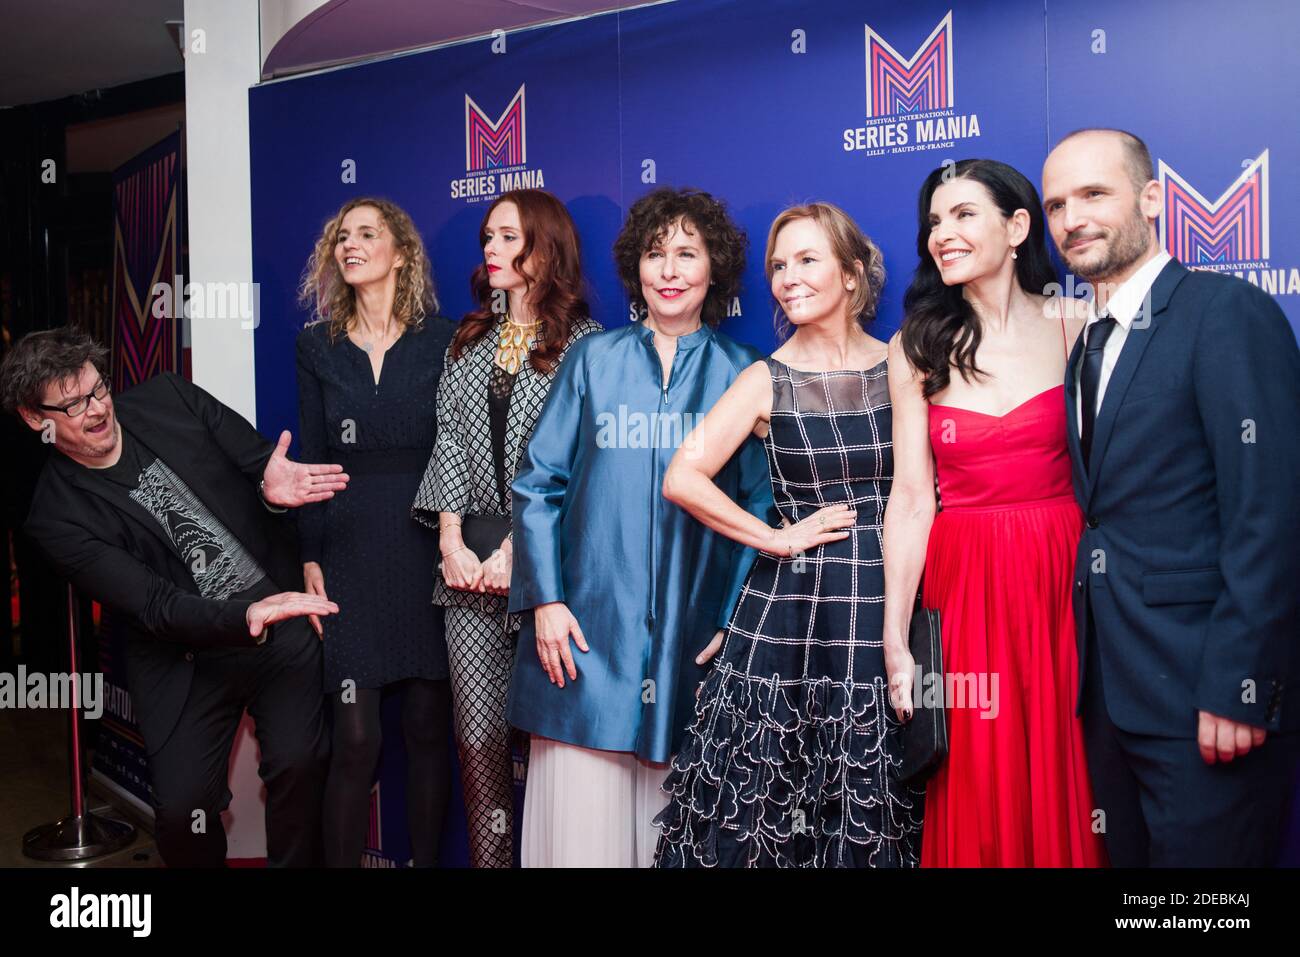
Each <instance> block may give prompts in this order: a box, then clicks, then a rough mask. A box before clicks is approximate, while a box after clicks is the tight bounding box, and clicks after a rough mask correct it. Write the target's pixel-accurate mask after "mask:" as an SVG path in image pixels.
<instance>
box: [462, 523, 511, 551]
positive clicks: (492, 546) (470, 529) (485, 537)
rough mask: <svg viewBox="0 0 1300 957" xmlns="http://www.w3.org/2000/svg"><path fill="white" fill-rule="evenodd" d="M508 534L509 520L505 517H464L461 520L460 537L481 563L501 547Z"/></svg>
mask: <svg viewBox="0 0 1300 957" xmlns="http://www.w3.org/2000/svg"><path fill="white" fill-rule="evenodd" d="M508 534H510V519H509V518H507V517H506V516H505V515H466V516H465V517H464V518H462V519H461V525H460V537H461V538H462V539H464V541H465V547H466V548H468V549H469V550H470V551H471V552H473V553H474V554H475V555H477V556H478V560H479V561H481V562H485V561H487V559H488V556H489V555H491V554H492V553H493V552H495V551H496V550H497V549H498V548H500V547H501V542H502V540H503V539H504V538H505V537H506V536H507V535H508Z"/></svg>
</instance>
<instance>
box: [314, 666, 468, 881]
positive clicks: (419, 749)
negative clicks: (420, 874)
mask: <svg viewBox="0 0 1300 957" xmlns="http://www.w3.org/2000/svg"><path fill="white" fill-rule="evenodd" d="M389 687H390V688H397V687H400V688H401V691H402V734H403V737H405V739H406V809H407V820H408V822H409V827H410V831H411V857H412V859H413V860H414V862H415V866H416V867H433V866H435V865H436V864H437V863H438V841H439V839H440V838H441V837H442V822H443V818H444V817H445V816H446V812H447V802H448V800H449V799H450V797H451V749H450V746H449V742H450V733H449V732H450V727H451V692H450V690H449V687H448V683H447V682H446V681H445V680H443V681H430V680H427V679H424V678H410V679H408V680H406V681H402V682H399V683H398V684H396V685H389ZM383 695H384V689H382V688H359V689H357V690H356V691H354V692H349V697H353V696H355V700H354V701H352V702H351V703H345V702H344V700H343V693H342V692H340V693H339V694H336V695H334V696H333V701H334V753H333V756H332V757H331V758H330V770H329V779H328V781H327V782H326V785H325V864H326V866H327V867H357V866H359V865H360V863H361V855H362V853H363V852H364V850H365V845H366V828H367V826H368V824H369V821H370V784H371V780H372V778H373V777H374V773H375V765H376V764H377V763H378V762H379V749H380V745H381V744H382V743H383V738H382V734H381V730H380V709H379V706H380V702H381V701H382V699H383Z"/></svg>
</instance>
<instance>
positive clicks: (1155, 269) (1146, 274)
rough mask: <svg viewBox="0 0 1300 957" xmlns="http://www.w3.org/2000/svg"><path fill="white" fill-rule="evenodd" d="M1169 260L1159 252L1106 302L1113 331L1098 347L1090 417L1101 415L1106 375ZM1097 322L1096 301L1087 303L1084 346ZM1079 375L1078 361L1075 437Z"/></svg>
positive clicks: (1080, 422) (1079, 417)
mask: <svg viewBox="0 0 1300 957" xmlns="http://www.w3.org/2000/svg"><path fill="white" fill-rule="evenodd" d="M1171 258H1172V257H1171V256H1170V255H1169V253H1167V252H1165V251H1164V250H1163V249H1162V250H1160V252H1158V253H1156V255H1154V256H1152V257H1151V258H1150V259H1148V260H1147V261H1146V262H1145V263H1144V264H1143V265H1142V268H1140V269H1139V270H1138V271H1137V272H1135V273H1134V274H1133V275H1131V276H1129V277H1128V279H1126V280H1125V281H1124V284H1123V285H1121V286H1120V287H1119V288H1118V289H1116V290H1115V292H1114V293H1112V294H1111V297H1110V300H1109V301H1108V302H1107V303H1106V310H1107V312H1109V313H1110V316H1111V318H1112V319H1114V320H1115V328H1114V329H1112V330H1111V331H1110V338H1108V339H1107V340H1106V345H1105V346H1103V347H1102V352H1101V377H1100V378H1099V379H1098V381H1097V407H1096V408H1095V409H1093V412H1094V414H1096V415H1098V416H1100V415H1101V402H1102V399H1104V398H1105V397H1106V384H1107V383H1108V382H1110V374H1111V373H1112V372H1114V371H1115V364H1116V363H1117V362H1119V354H1120V352H1121V351H1122V350H1123V348H1124V342H1125V340H1127V339H1128V331H1129V329H1130V328H1132V326H1133V320H1134V319H1136V318H1137V317H1138V313H1139V312H1141V311H1142V306H1143V303H1144V302H1145V301H1146V298H1147V293H1148V292H1150V291H1151V286H1152V284H1153V283H1154V282H1155V281H1156V276H1158V275H1160V270H1162V269H1164V268H1165V265H1166V264H1167V263H1168V262H1169V260H1170V259H1171ZM1096 321H1097V303H1096V300H1095V299H1093V300H1090V301H1089V302H1088V325H1087V326H1086V327H1085V328H1084V330H1083V335H1084V340H1083V341H1084V343H1085V344H1086V343H1087V341H1088V339H1087V337H1088V334H1089V333H1091V332H1092V327H1093V324H1094V323H1096ZM1145 321H1146V322H1150V321H1151V317H1150V315H1147V316H1146V318H1145ZM1082 375H1083V361H1082V359H1080V361H1079V366H1078V368H1077V369H1075V372H1074V387H1075V389H1076V395H1078V396H1079V397H1080V402H1079V413H1078V415H1077V417H1076V419H1077V421H1076V423H1075V425H1076V426H1077V427H1078V429H1079V435H1083V402H1082V398H1083V392H1082V388H1081V382H1080V380H1081V377H1082Z"/></svg>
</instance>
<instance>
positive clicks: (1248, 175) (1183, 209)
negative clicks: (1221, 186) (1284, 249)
mask: <svg viewBox="0 0 1300 957" xmlns="http://www.w3.org/2000/svg"><path fill="white" fill-rule="evenodd" d="M1159 165H1160V169H1159V177H1160V192H1161V194H1162V196H1163V197H1164V201H1165V211H1164V214H1163V215H1162V216H1161V217H1160V244H1161V245H1162V246H1164V247H1165V249H1167V250H1168V251H1169V254H1170V255H1171V256H1173V257H1174V258H1175V259H1177V260H1178V261H1179V262H1182V263H1184V264H1185V265H1188V266H1198V265H1205V264H1208V263H1235V262H1251V261H1254V260H1261V259H1267V258H1268V150H1264V152H1262V153H1260V154H1259V156H1257V157H1256V158H1255V159H1254V160H1252V161H1250V162H1249V163H1247V164H1245V169H1243V170H1242V171H1241V175H1240V176H1238V177H1237V179H1236V181H1235V182H1233V184H1232V185H1231V186H1229V187H1228V188H1227V189H1226V190H1224V191H1223V194H1222V195H1220V196H1219V198H1218V199H1216V200H1214V201H1213V202H1211V201H1210V200H1208V199H1206V198H1205V197H1204V196H1202V195H1201V194H1200V192H1198V191H1197V190H1196V188H1195V187H1193V186H1192V185H1191V184H1189V183H1188V182H1187V180H1185V179H1183V178H1182V177H1181V176H1179V175H1178V173H1177V172H1176V171H1175V170H1174V169H1173V167H1171V166H1169V165H1167V164H1166V163H1165V161H1164V160H1161V161H1160V164H1159Z"/></svg>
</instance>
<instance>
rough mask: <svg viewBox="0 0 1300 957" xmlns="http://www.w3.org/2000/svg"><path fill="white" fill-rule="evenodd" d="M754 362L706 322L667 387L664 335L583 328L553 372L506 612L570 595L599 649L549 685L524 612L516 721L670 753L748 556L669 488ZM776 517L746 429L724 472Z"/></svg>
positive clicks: (576, 740) (722, 479) (531, 447)
mask: <svg viewBox="0 0 1300 957" xmlns="http://www.w3.org/2000/svg"><path fill="white" fill-rule="evenodd" d="M759 358H760V355H759V353H758V352H757V350H755V349H753V348H751V347H749V346H745V345H741V344H739V343H737V342H735V341H733V340H731V339H729V338H728V337H727V336H724V335H722V334H720V333H717V332H714V331H713V330H712V329H710V328H709V327H707V326H704V327H702V328H701V329H700V330H699V331H698V332H694V333H691V334H689V335H686V336H682V337H681V338H679V339H678V341H677V352H676V354H675V356H674V357H673V363H672V370H671V374H670V376H669V380H668V385H667V387H665V386H664V385H663V381H664V378H663V373H662V369H663V366H662V362H661V361H660V358H659V355H658V353H657V352H656V351H655V347H654V332H653V330H652V329H650V328H649V327H648V326H645V325H642V324H639V323H637V324H633V325H630V326H626V327H623V328H620V329H614V330H610V331H608V332H602V333H597V334H594V335H590V336H587V337H585V338H583V339H582V340H580V341H579V342H577V343H575V344H574V345H573V347H572V348H571V349H570V352H569V355H568V356H567V357H566V358H565V360H564V362H563V363H562V365H561V366H560V369H559V371H558V372H557V374H556V379H555V382H554V384H553V386H552V388H551V392H550V395H549V396H548V397H547V400H546V405H545V406H544V408H543V409H542V413H541V416H540V418H539V419H538V422H537V427H536V430H535V431H534V433H533V437H532V440H531V441H530V442H529V444H528V448H527V450H526V452H525V454H524V457H523V459H522V461H521V462H520V470H519V473H518V476H517V478H516V479H515V482H514V486H513V492H514V503H513V510H514V568H513V572H512V578H511V585H510V610H511V611H512V612H513V611H524V610H527V609H530V608H535V607H536V606H538V605H541V604H545V603H547V602H556V601H562V602H564V603H566V604H567V605H568V607H569V610H570V611H571V612H572V613H573V615H574V617H575V618H577V620H578V625H579V627H581V629H582V632H583V635H584V636H585V638H586V640H587V644H588V646H589V648H590V649H591V650H590V651H589V652H587V653H585V654H584V653H583V652H581V651H579V650H578V649H577V647H576V646H574V647H573V649H572V651H573V657H574V660H575V664H576V665H577V669H578V680H577V681H576V682H571V681H568V680H566V681H565V685H564V687H563V688H560V687H557V686H555V685H552V684H551V683H550V681H549V680H548V679H547V677H546V673H545V672H544V671H543V670H542V667H541V664H540V662H539V661H538V659H537V654H536V650H535V648H536V641H535V632H534V629H533V621H532V616H531V615H527V616H525V618H524V623H523V628H522V631H521V633H520V636H519V653H518V655H517V656H516V660H515V669H514V674H513V676H512V680H511V683H510V693H509V699H508V703H507V717H508V719H509V721H510V723H511V724H512V725H514V726H515V727H517V728H522V729H523V730H525V731H529V732H531V733H533V734H538V735H542V736H544V737H548V738H552V739H554V740H558V741H563V742H566V743H569V744H575V745H579V746H581V747H587V748H597V749H601V750H609V751H633V752H636V754H637V755H639V756H640V757H642V758H644V759H646V760H649V761H658V762H663V761H667V760H668V759H669V758H670V757H671V755H672V753H673V752H674V751H675V750H676V748H677V745H678V744H679V742H680V739H681V737H682V734H683V732H684V731H685V729H686V727H687V725H688V724H689V721H690V718H691V714H692V711H693V708H694V704H695V689H696V686H697V684H698V682H699V681H701V680H703V677H704V673H705V670H706V669H705V668H702V667H700V666H698V665H696V664H695V656H696V655H697V654H699V652H700V651H701V650H702V649H703V648H704V647H705V646H706V645H707V644H708V643H709V641H710V640H711V639H712V637H713V634H714V632H715V631H716V630H717V629H719V628H723V627H725V626H726V623H727V620H728V618H729V617H730V614H731V611H732V608H733V606H734V604H735V602H736V599H737V598H738V596H739V594H740V591H741V588H742V587H743V585H744V581H745V577H746V576H747V574H748V572H749V567H750V565H751V564H752V563H753V559H754V552H753V550H752V549H747V548H743V547H741V546H740V545H738V544H736V543H734V542H732V541H731V540H729V539H727V538H725V537H724V536H721V535H718V534H717V533H715V532H713V531H711V530H710V529H708V528H706V527H705V526H704V525H701V524H700V523H699V522H697V521H696V520H695V519H693V518H692V517H691V516H690V515H689V514H688V513H686V512H685V511H683V510H682V509H680V508H679V507H677V506H676V505H673V504H672V503H670V502H669V501H667V500H666V499H665V498H664V497H663V494H662V487H663V479H664V473H665V471H666V470H667V468H668V463H669V461H670V460H671V459H672V457H673V453H674V452H675V451H676V450H677V448H678V447H679V446H681V445H683V444H685V445H686V447H687V453H688V454H689V450H690V448H692V447H695V443H694V442H692V443H686V442H685V441H684V440H685V437H686V436H687V435H688V433H690V431H691V429H692V428H694V426H695V425H696V424H697V422H698V421H699V419H701V418H703V416H704V414H705V413H706V412H708V410H709V409H710V407H712V405H713V404H714V402H716V401H717V400H718V398H719V397H720V396H721V395H722V393H723V392H725V391H726V390H727V388H728V387H729V386H730V385H731V383H732V382H734V381H735V379H736V377H737V376H738V375H739V374H740V372H741V371H742V370H743V369H744V368H745V367H746V366H748V365H750V364H751V363H753V362H755V361H757V360H758V359H759ZM715 481H716V482H717V484H718V487H719V488H721V489H722V490H723V491H724V492H725V493H726V494H727V495H729V496H731V497H732V499H733V500H734V501H736V502H738V503H739V504H740V505H741V507H742V508H745V509H746V510H748V511H749V512H751V513H753V514H754V515H757V516H759V517H760V518H763V519H764V520H768V518H769V512H770V510H771V506H772V491H771V484H770V480H769V476H768V468H767V460H766V455H765V453H764V450H763V446H762V443H761V442H759V441H758V440H757V439H755V438H753V437H752V436H751V437H750V438H749V439H747V440H746V441H745V443H744V444H743V445H742V446H741V448H740V449H739V450H738V451H737V452H736V454H735V455H734V456H732V458H731V459H730V461H728V463H727V464H726V466H724V467H723V469H722V470H721V471H720V472H719V473H718V475H717V476H716V478H715Z"/></svg>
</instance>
